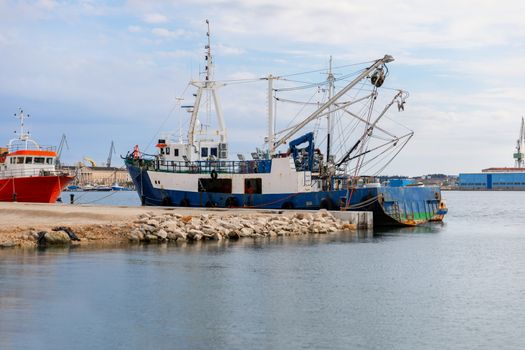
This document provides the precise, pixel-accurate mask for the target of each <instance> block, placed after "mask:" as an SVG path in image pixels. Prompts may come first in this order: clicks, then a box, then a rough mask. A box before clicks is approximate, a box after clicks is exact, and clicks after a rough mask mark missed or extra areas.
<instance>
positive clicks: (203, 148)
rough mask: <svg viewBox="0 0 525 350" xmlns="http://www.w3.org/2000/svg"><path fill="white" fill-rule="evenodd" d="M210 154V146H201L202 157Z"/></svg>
mask: <svg viewBox="0 0 525 350" xmlns="http://www.w3.org/2000/svg"><path fill="white" fill-rule="evenodd" d="M207 156H208V147H202V148H201V157H207Z"/></svg>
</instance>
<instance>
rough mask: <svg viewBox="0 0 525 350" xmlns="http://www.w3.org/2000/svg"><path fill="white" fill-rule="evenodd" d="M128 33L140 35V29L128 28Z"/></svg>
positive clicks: (136, 27) (135, 27)
mask: <svg viewBox="0 0 525 350" xmlns="http://www.w3.org/2000/svg"><path fill="white" fill-rule="evenodd" d="M128 32H130V33H140V32H142V28H141V27H139V26H128Z"/></svg>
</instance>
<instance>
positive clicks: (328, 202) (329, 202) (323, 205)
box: [319, 198, 334, 210]
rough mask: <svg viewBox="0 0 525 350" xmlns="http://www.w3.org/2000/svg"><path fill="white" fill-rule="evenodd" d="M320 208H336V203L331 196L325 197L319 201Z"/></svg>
mask: <svg viewBox="0 0 525 350" xmlns="http://www.w3.org/2000/svg"><path fill="white" fill-rule="evenodd" d="M319 209H326V210H332V209H334V203H333V202H332V200H331V199H330V198H323V199H321V202H320V203H319Z"/></svg>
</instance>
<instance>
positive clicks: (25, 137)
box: [8, 108, 40, 149]
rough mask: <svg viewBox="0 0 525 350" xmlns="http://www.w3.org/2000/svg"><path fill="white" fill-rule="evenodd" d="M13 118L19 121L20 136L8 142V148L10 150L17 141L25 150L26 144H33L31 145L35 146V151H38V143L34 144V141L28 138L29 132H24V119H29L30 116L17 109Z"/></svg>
mask: <svg viewBox="0 0 525 350" xmlns="http://www.w3.org/2000/svg"><path fill="white" fill-rule="evenodd" d="M14 116H15V118H17V119H20V134H19V136H18V138H16V139H12V140H10V141H9V144H8V148H9V149H11V147H12V145H13V143H15V142H17V141H22V142H23V143H24V147H25V149H28V142H31V143H33V145H35V147H36V148H37V149H39V148H40V146H39V145H38V143H36V141H34V140H31V139H30V138H29V132H26V131H25V130H24V119H26V118H29V117H30V115H29V114H27V115H26V114H25V113H24V111H23V110H22V108H18V113H15V114H14ZM15 133H16V131H15Z"/></svg>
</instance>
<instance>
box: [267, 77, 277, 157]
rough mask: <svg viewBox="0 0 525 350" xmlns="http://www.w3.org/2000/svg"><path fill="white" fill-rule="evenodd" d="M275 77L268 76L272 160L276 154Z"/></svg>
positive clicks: (269, 137)
mask: <svg viewBox="0 0 525 350" xmlns="http://www.w3.org/2000/svg"><path fill="white" fill-rule="evenodd" d="M274 78H275V77H274V76H273V75H271V74H270V75H268V153H269V156H270V158H271V157H272V156H273V154H274V153H275V147H274V144H273V143H274V139H275V130H274V114H273V79H274Z"/></svg>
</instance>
